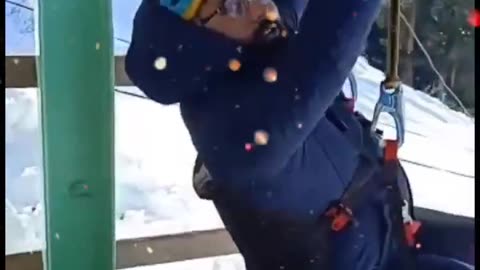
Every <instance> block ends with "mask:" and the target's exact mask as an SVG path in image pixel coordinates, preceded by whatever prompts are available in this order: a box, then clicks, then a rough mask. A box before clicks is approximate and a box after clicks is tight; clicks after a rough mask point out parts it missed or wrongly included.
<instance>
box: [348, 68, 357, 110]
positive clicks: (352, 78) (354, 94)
mask: <svg viewBox="0 0 480 270" xmlns="http://www.w3.org/2000/svg"><path fill="white" fill-rule="evenodd" d="M348 82H349V84H350V91H351V92H352V97H351V99H352V100H353V102H355V103H356V102H357V99H358V87H357V79H356V78H355V75H354V74H353V72H350V74H349V75H348Z"/></svg>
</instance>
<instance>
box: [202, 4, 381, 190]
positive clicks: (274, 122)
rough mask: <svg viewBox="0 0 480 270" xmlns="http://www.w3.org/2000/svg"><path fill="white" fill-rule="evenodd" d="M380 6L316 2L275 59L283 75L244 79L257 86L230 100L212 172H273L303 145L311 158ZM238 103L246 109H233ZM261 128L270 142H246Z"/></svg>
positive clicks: (234, 175) (235, 175)
mask: <svg viewBox="0 0 480 270" xmlns="http://www.w3.org/2000/svg"><path fill="white" fill-rule="evenodd" d="M379 7H380V1H379V0H368V1H359V0H336V1H319V0H312V1H310V2H309V5H308V6H307V9H306V11H305V14H304V16H303V19H302V21H301V24H300V28H299V33H298V34H297V35H295V36H293V37H291V40H290V41H289V44H288V45H287V50H286V52H285V53H283V54H282V55H281V56H279V57H276V58H275V60H274V61H272V63H271V66H272V67H273V68H275V70H276V71H277V73H278V80H277V81H276V82H275V83H267V82H263V81H260V82H257V84H256V85H255V87H253V86H245V87H243V88H245V89H258V90H256V91H255V92H254V93H252V92H247V91H246V92H245V93H243V94H242V95H238V96H236V97H234V98H232V100H231V104H228V103H227V102H225V103H227V104H225V106H229V108H231V109H229V108H227V107H225V108H224V109H223V110H224V111H225V112H224V113H223V115H222V116H221V118H220V117H218V118H217V119H216V121H215V123H216V124H215V126H217V127H222V128H224V130H223V132H219V134H221V135H218V136H212V137H211V138H210V139H211V140H215V141H211V142H210V145H219V146H218V147H217V150H212V149H213V148H214V147H211V149H205V151H206V152H208V151H213V152H212V153H211V154H210V155H207V156H208V159H209V160H206V163H207V167H208V168H209V169H210V168H214V170H212V173H213V171H215V172H218V176H219V178H221V179H239V180H238V181H241V180H240V179H252V178H255V177H269V176H274V175H276V174H278V173H279V172H280V170H282V168H285V165H286V164H287V162H288V161H289V159H290V158H291V157H292V155H293V154H294V153H295V152H296V151H300V152H302V153H303V154H300V155H298V157H301V158H309V156H310V151H316V150H310V149H309V148H308V145H303V147H302V144H303V142H305V140H306V139H307V137H308V136H309V135H311V134H312V131H313V130H314V128H316V127H317V126H318V123H319V121H321V120H322V118H323V117H324V115H325V112H326V110H327V109H328V107H329V106H330V105H331V104H332V103H333V101H334V99H335V97H336V96H337V95H338V94H339V92H340V91H341V88H342V85H343V83H344V82H345V80H346V78H347V76H348V74H349V73H350V71H351V69H352V67H353V65H354V63H355V61H356V59H357V58H358V56H359V55H360V53H361V51H362V47H363V44H364V42H365V39H366V37H367V34H368V32H369V30H370V27H371V25H372V24H373V22H374V20H375V16H376V13H377V11H378V8H379ZM259 76H260V75H259ZM225 99H226V98H225ZM235 103H237V104H239V105H240V109H237V110H234V109H233V108H234V106H235ZM222 119H228V121H226V120H225V122H222ZM217 130H218V129H217ZM258 130H264V131H265V132H266V133H267V134H268V135H269V140H268V144H267V145H264V146H257V147H255V148H254V149H253V150H251V151H247V150H246V149H245V144H246V143H253V142H254V134H255V132H256V131H258ZM318 139H319V140H322V138H318ZM207 145H208V144H207ZM208 162H210V164H209V163H208Z"/></svg>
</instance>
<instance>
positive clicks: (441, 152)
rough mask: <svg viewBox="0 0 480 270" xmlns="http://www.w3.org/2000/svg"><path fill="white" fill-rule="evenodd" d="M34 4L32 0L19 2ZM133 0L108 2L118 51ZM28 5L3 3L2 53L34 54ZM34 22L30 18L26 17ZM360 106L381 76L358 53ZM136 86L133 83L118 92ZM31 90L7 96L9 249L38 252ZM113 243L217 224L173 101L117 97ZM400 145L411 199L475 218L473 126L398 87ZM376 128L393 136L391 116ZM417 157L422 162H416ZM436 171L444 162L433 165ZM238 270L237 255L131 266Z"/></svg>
mask: <svg viewBox="0 0 480 270" xmlns="http://www.w3.org/2000/svg"><path fill="white" fill-rule="evenodd" d="M16 1H17V2H18V3H24V4H26V5H29V6H33V2H32V1H30V0H16ZM138 2H139V1H138V0H135V1H131V0H129V1H125V0H115V1H113V3H114V6H113V7H114V22H115V36H116V37H117V39H116V41H115V48H116V53H117V54H123V53H124V52H125V49H126V47H127V46H128V44H126V43H125V42H123V41H120V40H128V39H129V36H130V32H131V18H132V17H133V13H134V11H135V8H136V6H137V5H138ZM31 18H32V14H31V12H30V11H28V10H25V9H21V8H16V7H15V6H12V5H9V4H6V51H7V55H14V54H33V53H34V42H33V34H32V33H31V31H28V30H29V29H28V26H29V21H30V20H31ZM30 22H31V21H30ZM354 73H355V75H356V76H357V80H358V86H359V100H358V102H357V109H358V110H360V111H361V112H362V113H364V114H365V115H366V116H368V117H370V116H371V115H372V111H373V105H374V103H375V101H376V100H377V97H378V88H379V83H380V81H381V80H382V79H383V73H382V72H381V71H379V70H376V69H374V68H372V67H371V66H369V65H368V63H367V62H366V60H365V59H363V58H360V59H359V60H358V62H357V64H356V66H355V68H354ZM122 90H125V91H130V92H138V89H136V88H131V87H130V88H122ZM37 96H38V91H37V90H36V89H8V90H7V91H6V93H5V104H6V118H5V120H6V121H5V123H6V124H5V134H6V140H5V146H6V153H5V156H6V202H7V207H6V209H5V210H6V212H5V215H6V254H14V253H19V252H25V251H31V250H38V249H41V248H42V247H43V245H44V242H43V209H42V206H41V201H42V185H43V179H42V162H41V143H40V142H41V140H40V139H41V138H40V135H41V134H40V128H39V113H38V112H39V99H38V97H37ZM115 102H116V107H115V110H116V120H115V121H116V175H117V179H116V192H117V196H116V197H117V198H116V199H117V201H116V206H117V207H116V216H117V223H116V226H117V228H116V234H117V239H125V238H137V237H142V236H147V235H159V234H170V233H176V232H183V231H192V230H204V229H213V228H219V227H222V226H223V225H222V222H221V221H220V219H219V218H218V216H217V214H216V213H215V210H214V208H213V206H212V204H211V203H210V202H208V201H203V200H200V199H198V198H197V197H196V196H195V194H194V192H193V189H192V187H191V171H192V168H193V162H194V158H195V150H194V148H193V146H192V145H191V143H190V138H189V136H188V133H187V131H186V129H185V127H184V125H183V123H182V121H181V119H180V114H179V109H178V106H161V105H158V104H156V103H154V102H152V101H149V100H144V99H139V98H135V97H131V96H127V95H124V94H119V93H117V94H116V96H115ZM405 102H406V128H407V135H406V143H405V145H404V146H403V147H402V149H401V152H400V156H401V158H403V159H405V160H406V161H404V166H405V168H406V171H407V174H408V175H409V177H410V179H411V181H412V188H413V193H414V198H415V202H416V205H418V206H422V207H427V208H432V209H438V210H441V211H445V212H450V213H456V214H461V215H465V216H471V217H473V216H474V179H473V176H474V150H475V147H474V123H473V121H472V120H471V119H469V118H467V117H466V116H464V115H463V114H461V113H458V112H454V111H451V110H449V109H448V108H447V107H446V106H445V105H443V104H441V103H440V101H438V100H436V99H433V98H431V97H429V96H427V95H425V94H423V93H421V92H418V91H414V90H413V89H411V88H408V87H407V88H406V89H405ZM381 122H382V125H381V127H383V128H385V129H386V130H387V136H388V135H391V134H392V133H391V132H392V129H391V127H390V126H391V125H392V124H393V123H392V121H391V119H388V118H383V119H382V120H381ZM416 163H419V164H424V165H427V166H419V165H415V164H416ZM436 168H441V170H438V169H436ZM154 267H157V268H155V270H159V269H162V270H165V269H172V270H173V269H215V270H219V269H243V263H242V261H241V257H240V256H238V255H232V256H223V257H218V258H214V259H212V258H206V259H201V260H194V263H193V264H192V263H191V262H190V261H184V262H179V263H172V264H165V265H162V266H161V267H160V268H159V267H158V266H149V267H141V268H136V269H135V270H140V269H141V270H154Z"/></svg>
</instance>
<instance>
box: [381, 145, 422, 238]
mask: <svg viewBox="0 0 480 270" xmlns="http://www.w3.org/2000/svg"><path fill="white" fill-rule="evenodd" d="M384 161H385V163H389V162H395V163H397V162H398V143H397V141H395V140H386V141H385V151H384ZM420 226H421V223H420V222H418V221H415V220H411V221H407V222H405V223H404V231H405V240H406V241H407V245H408V246H410V247H414V246H415V247H416V248H420V244H418V243H416V240H415V234H416V233H417V232H418V229H419V228H420Z"/></svg>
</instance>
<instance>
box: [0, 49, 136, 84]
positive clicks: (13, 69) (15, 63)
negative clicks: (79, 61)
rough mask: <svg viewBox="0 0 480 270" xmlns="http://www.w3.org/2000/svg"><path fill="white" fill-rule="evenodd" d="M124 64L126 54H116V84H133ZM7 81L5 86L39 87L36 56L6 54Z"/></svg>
mask: <svg viewBox="0 0 480 270" xmlns="http://www.w3.org/2000/svg"><path fill="white" fill-rule="evenodd" d="M124 66H125V56H115V86H133V84H132V82H131V81H130V79H129V78H128V76H127V73H125V68H124ZM79 76H80V75H79ZM5 83H6V84H5V88H25V87H37V85H38V81H37V67H36V57H35V56H33V55H25V56H6V57H5Z"/></svg>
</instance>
